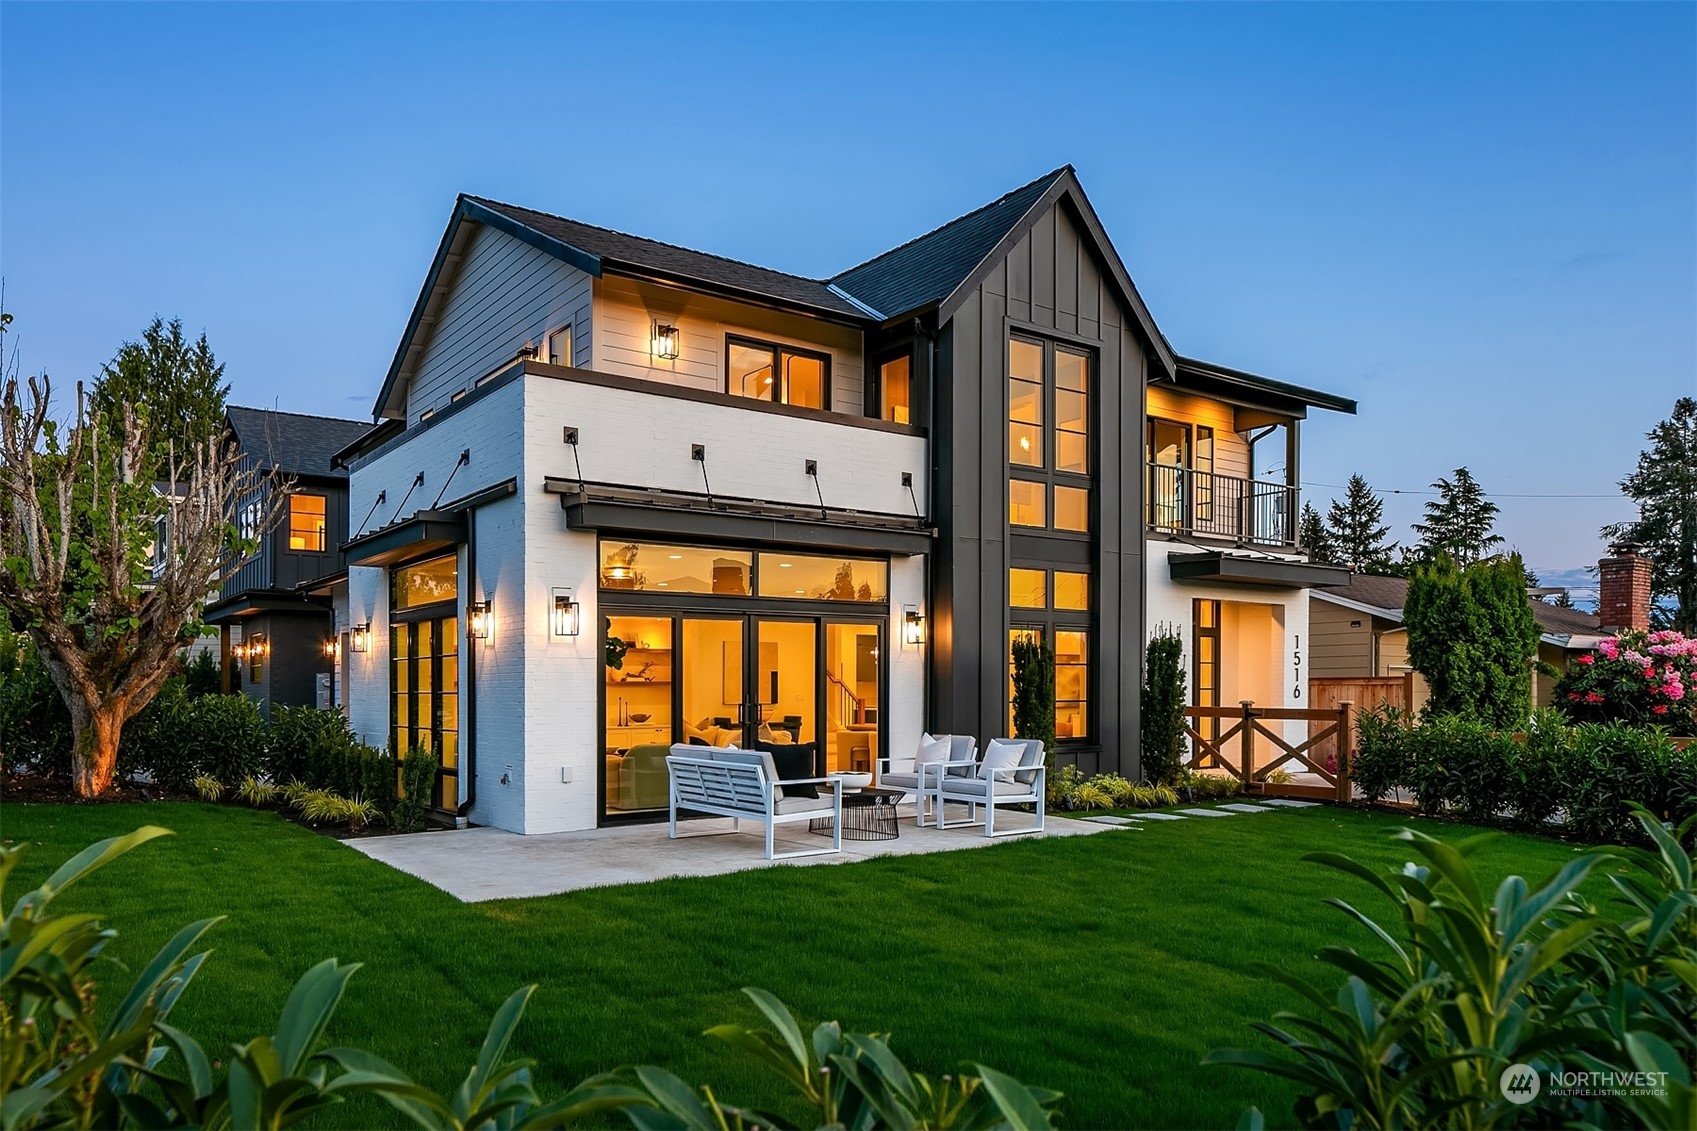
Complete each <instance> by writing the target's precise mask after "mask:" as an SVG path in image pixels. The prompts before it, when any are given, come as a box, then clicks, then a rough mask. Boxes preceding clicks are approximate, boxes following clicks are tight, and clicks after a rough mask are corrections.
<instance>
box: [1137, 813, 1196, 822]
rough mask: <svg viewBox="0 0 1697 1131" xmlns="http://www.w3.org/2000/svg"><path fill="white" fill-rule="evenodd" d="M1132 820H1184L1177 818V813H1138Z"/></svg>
mask: <svg viewBox="0 0 1697 1131" xmlns="http://www.w3.org/2000/svg"><path fill="white" fill-rule="evenodd" d="M1132 820H1134V821H1182V820H1184V818H1183V817H1181V816H1179V815H1178V814H1177V813H1139V814H1138V815H1137V816H1135V817H1133V818H1132Z"/></svg>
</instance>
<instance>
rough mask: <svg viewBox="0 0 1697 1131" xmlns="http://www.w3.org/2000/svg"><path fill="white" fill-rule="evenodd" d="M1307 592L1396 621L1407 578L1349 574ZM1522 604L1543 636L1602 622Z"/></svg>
mask: <svg viewBox="0 0 1697 1131" xmlns="http://www.w3.org/2000/svg"><path fill="white" fill-rule="evenodd" d="M1310 595H1311V596H1313V597H1315V598H1317V599H1318V600H1321V601H1331V602H1332V603H1334V604H1340V605H1345V606H1347V607H1349V608H1353V609H1359V610H1360V611H1362V612H1367V613H1372V614H1373V615H1374V616H1379V617H1384V618H1385V619H1386V620H1394V621H1398V622H1400V621H1401V620H1402V606H1403V604H1404V603H1405V602H1406V601H1407V599H1408V579H1407V578H1406V577H1385V576H1382V575H1380V574H1375V573H1352V574H1350V575H1349V581H1348V583H1347V584H1344V585H1332V586H1328V587H1327V588H1325V589H1323V590H1322V589H1315V590H1313V591H1312V592H1311V594H1310ZM1526 603H1527V604H1528V605H1529V606H1530V607H1531V609H1532V619H1533V620H1535V621H1537V622H1538V631H1539V632H1541V633H1543V634H1545V635H1547V636H1594V635H1596V634H1597V633H1598V632H1600V631H1601V630H1602V629H1601V625H1602V622H1601V621H1599V620H1598V619H1597V617H1596V614H1594V613H1587V612H1585V611H1583V610H1581V609H1563V608H1560V607H1559V606H1556V605H1546V604H1545V603H1544V602H1542V601H1537V600H1533V599H1532V598H1531V597H1527V598H1526Z"/></svg>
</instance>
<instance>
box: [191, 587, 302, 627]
mask: <svg viewBox="0 0 1697 1131" xmlns="http://www.w3.org/2000/svg"><path fill="white" fill-rule="evenodd" d="M329 611H330V603H329V602H328V601H326V600H322V599H319V598H315V597H309V596H307V595H306V594H305V593H295V592H290V591H288V590H283V589H269V590H259V591H252V592H247V593H238V594H237V595H236V596H234V597H228V598H225V599H224V600H222V601H215V602H213V603H212V604H210V605H208V606H206V608H205V609H203V610H202V611H201V614H200V619H201V620H202V621H204V622H206V623H207V624H223V623H224V622H225V621H233V620H241V619H243V618H244V617H251V616H254V615H256V614H259V613H311V614H313V615H315V616H323V615H324V614H325V613H328V612H329Z"/></svg>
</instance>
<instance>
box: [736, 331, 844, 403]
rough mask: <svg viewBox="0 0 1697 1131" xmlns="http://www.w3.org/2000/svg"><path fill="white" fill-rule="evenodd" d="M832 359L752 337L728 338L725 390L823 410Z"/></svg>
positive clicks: (765, 399) (754, 397)
mask: <svg viewBox="0 0 1697 1131" xmlns="http://www.w3.org/2000/svg"><path fill="white" fill-rule="evenodd" d="M830 377H831V359H830V358H829V357H828V356H827V355H825V354H822V353H809V352H807V351H805V350H798V349H792V348H791V347H789V346H780V345H774V344H772V343H770V342H759V341H754V340H752V339H750V338H727V339H725V391H726V392H728V393H730V394H731V395H732V396H736V397H748V398H750V399H751V400H758V401H772V402H774V403H776V404H789V405H795V406H797V407H799V408H819V409H822V408H824V407H825V405H826V398H827V395H828V393H829V389H830Z"/></svg>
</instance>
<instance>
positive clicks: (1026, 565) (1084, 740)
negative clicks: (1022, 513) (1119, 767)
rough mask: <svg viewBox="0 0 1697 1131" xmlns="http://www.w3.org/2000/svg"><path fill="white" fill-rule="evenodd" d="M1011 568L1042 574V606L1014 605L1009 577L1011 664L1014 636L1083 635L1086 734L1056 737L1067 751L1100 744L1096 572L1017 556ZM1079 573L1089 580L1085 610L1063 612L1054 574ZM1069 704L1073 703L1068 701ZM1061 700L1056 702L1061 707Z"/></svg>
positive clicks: (1009, 654)
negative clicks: (1098, 737) (1028, 633)
mask: <svg viewBox="0 0 1697 1131" xmlns="http://www.w3.org/2000/svg"><path fill="white" fill-rule="evenodd" d="M1008 569H1009V570H1010V571H1011V570H1016V569H1032V570H1039V571H1041V572H1042V573H1043V607H1042V608H1036V607H1035V606H1032V607H1026V606H1018V605H1015V604H1014V603H1013V599H1012V583H1013V579H1012V577H1011V576H1010V577H1009V578H1008V587H1009V599H1008V633H1009V636H1008V643H1007V648H1008V657H1007V659H1008V663H1009V665H1010V669H1009V670H1010V677H1009V678H1010V679H1011V678H1012V676H1011V670H1012V669H1011V665H1012V663H1013V655H1012V651H1013V636H1012V634H1013V633H1016V632H1033V631H1034V632H1037V633H1039V634H1041V637H1042V639H1044V640H1046V641H1048V642H1049V643H1050V644H1051V645H1053V644H1054V642H1055V639H1056V636H1055V634H1056V633H1057V632H1082V633H1084V644H1085V656H1084V718H1085V725H1086V731H1085V733H1084V734H1073V735H1068V736H1066V737H1065V738H1056V739H1055V744H1056V745H1057V746H1063V745H1064V746H1065V747H1067V748H1068V749H1073V748H1089V747H1094V746H1096V745H1097V741H1096V730H1097V728H1098V727H1099V726H1100V725H1101V724H1100V722H1099V721H1098V719H1097V714H1098V711H1099V710H1100V707H1101V694H1100V692H1101V686H1100V667H1101V665H1100V660H1101V649H1102V645H1101V632H1100V629H1099V626H1098V625H1097V623H1096V620H1097V618H1096V601H1097V597H1098V592H1097V590H1098V581H1097V571H1096V569H1095V568H1094V567H1093V566H1086V565H1081V564H1074V563H1065V562H1053V561H1044V560H1039V559H1036V558H1025V557H1020V556H1018V555H1014V556H1013V557H1011V558H1010V559H1009V560H1008ZM1057 572H1061V573H1080V574H1083V575H1084V576H1085V578H1086V582H1085V602H1084V604H1085V607H1084V608H1082V609H1062V608H1057V607H1056V605H1055V574H1056V573H1057ZM1069 702H1070V700H1069ZM1059 703H1060V700H1059V699H1057V700H1056V704H1057V705H1058V704H1059Z"/></svg>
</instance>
